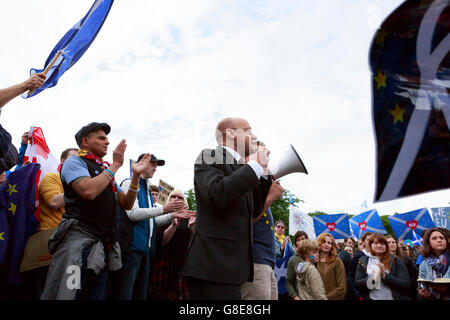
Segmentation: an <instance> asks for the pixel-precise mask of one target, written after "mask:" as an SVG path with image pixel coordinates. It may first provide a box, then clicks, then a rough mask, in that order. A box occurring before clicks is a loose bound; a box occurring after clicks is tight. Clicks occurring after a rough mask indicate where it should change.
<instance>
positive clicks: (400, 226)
mask: <svg viewBox="0 0 450 320" xmlns="http://www.w3.org/2000/svg"><path fill="white" fill-rule="evenodd" d="M388 220H389V223H390V224H391V227H392V230H393V231H394V233H395V236H396V237H397V239H413V232H416V233H418V234H419V235H421V234H422V233H423V232H424V231H425V230H426V229H429V228H434V227H436V225H435V224H434V221H433V219H431V216H430V213H429V212H428V210H427V208H422V209H417V210H413V211H409V212H406V213H400V214H395V215H392V216H389V217H388Z"/></svg>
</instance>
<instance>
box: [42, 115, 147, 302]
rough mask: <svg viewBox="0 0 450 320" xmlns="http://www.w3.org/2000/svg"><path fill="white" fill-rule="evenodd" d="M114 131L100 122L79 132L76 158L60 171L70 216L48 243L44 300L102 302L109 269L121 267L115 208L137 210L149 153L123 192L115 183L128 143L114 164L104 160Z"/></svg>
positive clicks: (115, 155) (120, 148)
mask: <svg viewBox="0 0 450 320" xmlns="http://www.w3.org/2000/svg"><path fill="white" fill-rule="evenodd" d="M110 130H111V128H110V126H109V125H108V124H106V123H97V122H93V123H90V124H88V125H86V126H84V127H83V128H81V129H80V130H79V131H78V132H77V134H76V135H75V140H76V142H77V144H78V146H79V147H80V150H79V151H78V156H72V157H69V158H68V159H67V160H66V161H65V162H64V164H63V166H62V168H61V181H62V184H63V188H64V201H65V210H66V212H65V213H64V215H63V218H62V220H61V222H60V224H59V225H58V228H57V230H56V232H55V233H54V234H53V235H52V237H51V238H50V240H49V252H50V254H51V255H52V261H51V264H50V268H49V272H48V276H47V281H46V286H45V289H44V292H43V294H42V296H41V299H44V300H45V299H64V300H73V299H103V298H104V295H105V288H106V281H107V274H108V268H109V269H110V270H117V269H120V268H121V267H122V263H121V258H120V247H119V244H118V241H117V239H116V238H117V212H118V210H117V205H120V206H121V207H122V208H125V209H131V208H132V207H133V204H134V201H135V200H136V196H137V192H138V183H139V177H140V175H141V173H142V172H143V171H145V170H148V168H149V159H150V154H145V155H144V156H143V157H142V161H140V162H138V163H135V164H134V165H133V166H132V173H133V174H132V178H131V184H130V188H129V189H128V192H127V193H125V192H124V191H123V190H122V189H121V188H120V187H118V185H117V183H116V182H115V180H114V175H115V174H116V172H117V170H119V168H120V167H121V166H122V164H123V161H124V153H125V149H126V146H127V145H126V142H125V139H123V140H122V141H121V142H120V143H119V145H118V146H117V147H116V149H115V150H114V151H113V162H112V164H109V163H108V162H106V161H103V159H102V158H103V157H104V156H105V155H106V153H107V150H108V145H109V141H108V138H107V136H106V135H107V134H108V133H109V132H110ZM106 265H107V266H108V268H106V267H105V266H106Z"/></svg>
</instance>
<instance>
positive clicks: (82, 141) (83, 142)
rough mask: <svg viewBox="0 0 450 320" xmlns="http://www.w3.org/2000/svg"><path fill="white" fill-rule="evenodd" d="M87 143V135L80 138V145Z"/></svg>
mask: <svg viewBox="0 0 450 320" xmlns="http://www.w3.org/2000/svg"><path fill="white" fill-rule="evenodd" d="M87 144H88V138H87V137H83V138H81V145H87Z"/></svg>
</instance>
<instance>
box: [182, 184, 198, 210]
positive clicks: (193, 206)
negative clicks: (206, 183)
mask: <svg viewBox="0 0 450 320" xmlns="http://www.w3.org/2000/svg"><path fill="white" fill-rule="evenodd" d="M184 195H185V196H186V200H187V202H188V205H189V210H192V211H196V210H197V202H196V201H195V192H194V189H192V188H191V189H189V190H188V191H186V192H185V193H184Z"/></svg>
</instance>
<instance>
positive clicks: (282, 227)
mask: <svg viewBox="0 0 450 320" xmlns="http://www.w3.org/2000/svg"><path fill="white" fill-rule="evenodd" d="M276 228H281V229H284V226H276Z"/></svg>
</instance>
